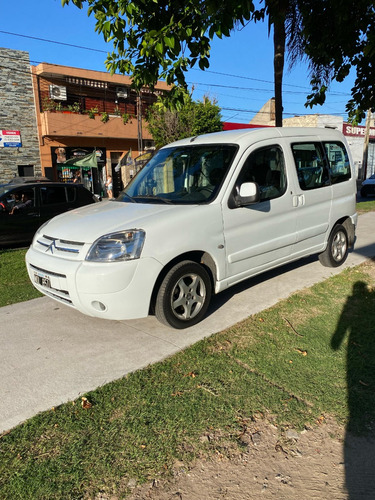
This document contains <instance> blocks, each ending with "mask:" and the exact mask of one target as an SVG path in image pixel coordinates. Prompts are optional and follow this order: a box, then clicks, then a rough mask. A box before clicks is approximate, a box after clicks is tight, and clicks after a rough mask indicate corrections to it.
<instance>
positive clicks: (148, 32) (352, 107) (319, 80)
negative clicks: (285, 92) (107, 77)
mask: <svg viewBox="0 0 375 500" xmlns="http://www.w3.org/2000/svg"><path fill="white" fill-rule="evenodd" d="M61 1H62V5H66V4H69V3H73V4H75V5H76V6H77V7H79V8H83V5H84V4H88V14H89V15H91V14H93V15H94V16H95V18H96V27H95V29H96V31H97V32H98V33H101V34H102V35H103V36H104V39H105V40H106V41H107V42H110V41H112V42H113V46H114V50H113V52H112V53H110V54H109V55H108V57H107V60H106V67H107V69H108V70H109V71H110V72H111V73H115V72H119V73H121V74H129V75H131V76H132V79H133V85H134V87H135V88H138V89H139V88H141V87H142V86H149V87H150V88H151V89H152V88H153V87H154V86H155V84H156V82H157V80H158V79H164V80H165V81H166V82H167V83H168V84H174V85H175V86H173V87H172V92H171V95H170V96H169V97H170V100H171V101H176V100H179V101H180V103H182V102H183V101H184V99H185V97H184V90H186V87H187V86H186V81H185V72H186V70H187V69H189V68H192V67H194V66H196V65H198V66H199V68H200V69H202V70H205V69H207V68H208V67H209V57H210V50H211V41H212V40H213V39H214V38H215V37H218V38H222V37H223V36H225V37H229V36H230V34H231V31H232V30H233V29H234V28H235V27H236V26H239V25H242V26H245V25H246V24H247V23H248V21H250V20H253V21H257V20H261V19H264V18H265V17H268V19H269V25H270V26H271V25H273V26H274V27H275V26H276V21H277V23H279V24H280V23H282V22H284V28H285V29H286V35H287V37H288V39H289V41H290V42H291V45H292V46H293V43H294V42H295V41H296V35H298V36H297V38H298V40H297V41H298V44H297V53H298V56H301V55H305V56H306V58H307V61H308V62H309V64H310V69H311V71H312V80H311V85H312V92H311V94H310V95H309V96H308V97H307V103H306V106H310V107H312V106H314V105H316V104H323V103H324V101H325V98H326V92H327V89H328V86H329V84H330V83H331V82H332V80H336V81H338V82H341V81H343V80H344V79H345V78H346V77H347V76H348V75H349V72H350V71H351V70H354V71H356V80H355V84H354V87H353V89H352V99H351V100H350V101H349V103H348V104H347V110H348V112H349V113H350V115H351V117H352V119H353V120H357V121H359V120H360V119H361V118H362V117H363V116H364V112H365V111H366V110H367V109H371V110H372V111H374V110H375V104H374V90H375V88H374V85H375V11H374V9H375V8H374V4H373V3H372V2H369V1H368V0H356V1H355V2H354V1H353V0H264V3H263V6H262V8H259V9H256V8H255V6H254V3H253V1H252V0H237V1H236V0H219V1H217V0H216V1H215V0H184V1H181V0H61ZM297 14H298V15H297ZM288 19H289V21H290V19H292V20H297V21H298V22H294V21H293V22H292V24H291V26H292V32H291V33H290V32H288V29H289V28H288V22H289V21H288ZM279 24H278V26H279ZM281 32H283V30H281ZM280 54H281V55H282V53H280ZM280 99H281V98H280Z"/></svg>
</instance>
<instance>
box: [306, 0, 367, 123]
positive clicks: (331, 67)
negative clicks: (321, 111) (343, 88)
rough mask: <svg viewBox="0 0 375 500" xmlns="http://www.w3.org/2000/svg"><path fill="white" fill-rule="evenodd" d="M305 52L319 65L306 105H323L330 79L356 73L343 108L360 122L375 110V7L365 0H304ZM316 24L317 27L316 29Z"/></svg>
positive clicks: (343, 77) (340, 79)
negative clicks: (350, 92)
mask: <svg viewBox="0 0 375 500" xmlns="http://www.w3.org/2000/svg"><path fill="white" fill-rule="evenodd" d="M300 9H301V13H302V16H303V19H304V21H303V24H304V28H303V38H304V51H305V53H306V55H307V57H308V58H309V60H310V61H311V63H312V64H314V65H315V67H316V68H318V70H317V71H315V72H313V78H312V80H311V84H312V93H311V94H310V95H309V96H308V100H307V105H308V106H310V107H312V106H313V105H315V104H323V103H324V101H325V97H326V91H327V88H328V86H329V84H330V82H332V81H333V80H336V81H338V82H342V81H343V80H344V79H345V78H346V77H347V76H348V75H349V72H350V71H351V70H353V71H355V72H356V80H355V83H354V87H353V88H352V98H351V99H350V101H349V102H348V104H347V106H346V109H347V111H348V112H349V116H350V117H351V119H352V120H353V121H356V122H359V121H360V120H361V119H362V118H364V116H365V112H366V110H368V109H370V110H371V111H374V109H375V102H374V98H375V93H374V91H375V8H374V4H373V3H371V2H369V1H368V0H356V1H355V2H353V1H352V0H330V1H329V2H327V1H325V2H323V1H318V2H317V1H316V0H304V1H303V2H301V4H300ZM317 27H318V29H317Z"/></svg>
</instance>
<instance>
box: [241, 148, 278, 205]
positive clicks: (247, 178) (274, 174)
mask: <svg viewBox="0 0 375 500" xmlns="http://www.w3.org/2000/svg"><path fill="white" fill-rule="evenodd" d="M243 182H256V183H257V184H258V186H259V192H260V201H265V200H272V199H273V198H278V197H279V196H282V195H283V194H284V193H285V191H286V186H287V182H286V173H285V161H284V154H283V151H282V149H281V148H280V147H279V146H267V147H265V148H261V149H257V150H256V151H253V152H252V153H250V155H249V157H248V158H247V160H246V162H245V164H244V166H243V168H242V171H241V173H240V177H239V183H240V184H242V183H243Z"/></svg>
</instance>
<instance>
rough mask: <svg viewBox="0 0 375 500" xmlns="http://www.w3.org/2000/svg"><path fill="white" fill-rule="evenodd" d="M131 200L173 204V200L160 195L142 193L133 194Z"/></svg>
mask: <svg viewBox="0 0 375 500" xmlns="http://www.w3.org/2000/svg"><path fill="white" fill-rule="evenodd" d="M133 200H137V201H149V200H150V201H156V202H158V201H160V202H161V203H166V204H168V205H173V201H172V200H170V199H169V198H162V197H161V196H153V195H144V196H133Z"/></svg>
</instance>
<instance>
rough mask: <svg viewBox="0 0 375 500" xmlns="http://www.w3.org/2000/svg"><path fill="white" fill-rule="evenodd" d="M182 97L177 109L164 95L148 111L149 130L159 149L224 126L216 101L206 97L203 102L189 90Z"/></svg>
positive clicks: (218, 129)
mask: <svg viewBox="0 0 375 500" xmlns="http://www.w3.org/2000/svg"><path fill="white" fill-rule="evenodd" d="M176 88H177V87H176ZM181 97H183V98H182V99H181V103H180V104H179V106H178V110H177V109H171V108H170V103H169V102H168V103H166V102H165V100H164V99H161V98H160V99H159V100H158V101H157V102H156V103H155V104H154V105H153V106H152V107H151V108H150V110H149V113H148V117H147V120H148V129H149V131H150V133H151V135H152V138H153V139H154V141H155V145H156V147H158V148H159V147H162V146H164V145H165V144H169V143H170V142H173V141H177V140H179V139H184V138H185V137H191V136H195V135H200V134H206V133H210V132H219V131H221V130H222V129H223V124H222V121H221V116H220V108H219V106H217V104H216V102H211V101H210V99H208V98H207V97H205V98H204V99H203V101H202V102H200V101H193V100H192V99H191V96H190V95H189V94H187V93H184V94H182V93H181ZM182 101H183V102H182Z"/></svg>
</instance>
